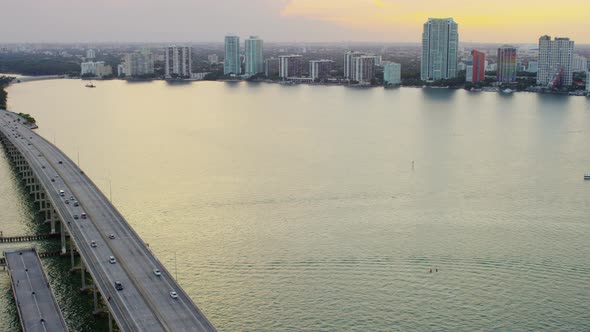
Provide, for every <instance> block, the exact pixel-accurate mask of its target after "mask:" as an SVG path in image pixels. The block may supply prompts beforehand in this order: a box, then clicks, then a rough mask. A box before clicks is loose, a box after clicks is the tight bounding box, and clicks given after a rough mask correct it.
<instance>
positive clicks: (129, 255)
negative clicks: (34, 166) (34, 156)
mask: <svg viewBox="0 0 590 332" xmlns="http://www.w3.org/2000/svg"><path fill="white" fill-rule="evenodd" d="M23 128H24V127H23ZM25 130H27V131H29V132H30V130H28V129H25ZM30 137H33V139H30V138H29V136H28V134H27V135H25V139H24V141H28V140H30V141H31V146H33V147H35V148H37V149H38V151H40V152H41V153H42V154H43V156H44V157H45V158H46V161H47V163H48V164H51V165H52V167H51V169H52V170H53V169H55V170H57V173H59V174H60V178H59V179H64V178H65V179H67V187H68V188H70V189H71V193H73V194H74V196H76V197H77V198H78V200H79V201H80V202H81V205H82V207H83V209H84V210H85V211H86V213H87V214H88V216H89V219H86V220H84V221H83V222H82V220H79V221H78V223H79V224H81V225H82V226H83V225H84V224H85V223H86V222H90V223H91V224H93V225H94V226H95V227H94V228H95V230H94V231H93V230H91V231H88V232H86V233H85V236H86V238H85V242H86V244H87V245H88V244H89V241H92V240H95V241H97V243H98V244H99V247H101V246H102V245H105V246H108V247H109V248H111V249H112V253H111V255H113V256H115V257H116V258H117V260H118V262H117V264H113V265H120V266H122V267H123V268H122V270H124V271H117V270H116V269H115V271H111V272H112V273H113V275H115V276H117V277H120V279H121V281H122V282H123V284H124V286H126V285H125V284H127V283H133V284H134V285H135V286H136V287H137V291H138V292H139V293H140V295H143V298H144V300H145V305H147V307H149V308H150V309H151V310H152V311H153V312H154V315H155V316H157V317H158V319H159V321H160V322H162V323H163V325H164V326H165V327H166V328H167V329H170V330H172V331H213V330H214V328H213V326H212V325H211V323H210V322H209V321H208V320H207V319H206V317H205V316H204V315H203V314H202V312H201V311H200V310H199V309H198V307H197V306H196V305H195V304H194V303H193V302H192V300H191V299H190V298H189V297H188V295H187V294H186V293H185V292H184V291H183V290H182V288H180V287H179V286H178V284H177V283H176V282H175V281H174V279H173V278H172V275H171V274H170V273H169V272H168V271H167V270H166V269H165V268H164V266H163V265H162V264H161V262H159V260H158V259H157V258H156V257H155V255H153V253H152V252H151V251H150V250H149V248H147V246H146V245H145V243H144V242H143V241H142V240H141V239H140V238H139V236H138V235H137V234H136V233H135V232H134V230H133V229H132V228H131V227H130V226H129V224H128V223H127V222H126V221H125V219H124V218H123V217H122V215H121V214H120V213H119V212H118V211H117V210H116V208H114V207H113V206H112V205H111V204H110V202H108V200H107V199H106V197H105V196H104V195H103V194H102V192H100V190H98V188H97V187H96V186H95V185H94V184H93V183H92V181H90V179H89V178H88V177H87V176H85V175H83V174H81V172H80V170H79V169H78V167H77V166H76V165H75V164H74V163H73V162H72V161H71V160H70V159H69V158H67V156H66V155H65V154H63V152H61V151H60V150H59V149H57V148H56V147H55V146H53V145H52V144H50V143H49V142H47V141H46V140H44V139H43V138H42V137H40V136H38V135H32V136H30ZM27 144H28V142H27ZM31 146H29V145H26V147H28V148H31ZM59 160H61V161H62V162H63V164H59V163H58V161H59ZM60 184H61V183H60ZM64 186H65V183H64ZM56 190H57V191H58V190H59V189H57V188H56ZM57 191H56V192H57ZM66 196H69V194H66ZM70 206H71V205H70ZM78 212H80V213H81V210H80V211H78ZM111 233H112V234H116V239H114V240H110V239H108V238H106V236H107V235H108V234H111ZM99 239H101V242H100V243H99ZM82 245H83V244H82ZM95 249H96V248H95ZM108 256H109V255H108V253H105V256H104V259H105V260H106V259H108ZM99 259H100V258H98V257H97V260H99ZM154 268H158V269H159V270H160V271H161V273H162V275H161V276H156V275H155V274H154V273H153V269H154ZM122 272H123V273H122ZM124 272H127V274H126V275H125V273H124ZM125 276H126V277H127V278H125ZM126 290H127V288H126V289H125V290H124V291H123V292H125V291H126ZM170 291H175V292H177V293H178V296H179V298H178V299H172V298H171V297H170V295H169V292H170ZM135 300H139V299H135ZM135 300H134V301H132V304H135V303H136V301H135ZM137 309H138V308H134V310H137Z"/></svg>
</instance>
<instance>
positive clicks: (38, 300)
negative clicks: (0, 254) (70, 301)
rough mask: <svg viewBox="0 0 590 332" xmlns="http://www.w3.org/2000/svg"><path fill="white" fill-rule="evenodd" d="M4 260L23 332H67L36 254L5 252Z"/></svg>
mask: <svg viewBox="0 0 590 332" xmlns="http://www.w3.org/2000/svg"><path fill="white" fill-rule="evenodd" d="M4 257H5V259H6V263H7V267H8V273H9V274H10V282H11V284H12V290H13V292H14V298H15V299H16V304H17V308H18V314H19V316H20V321H21V326H22V328H23V331H24V332H37V331H39V332H48V331H56V332H58V331H68V328H67V326H66V322H65V321H64V318H63V315H62V313H61V310H60V309H59V306H58V305H57V302H56V301H55V297H54V296H53V292H52V291H51V288H50V287H49V282H48V281H47V277H46V276H45V273H44V272H43V267H42V266H41V260H40V259H39V256H38V255H37V252H36V251H35V250H34V249H25V250H14V251H5V252H4Z"/></svg>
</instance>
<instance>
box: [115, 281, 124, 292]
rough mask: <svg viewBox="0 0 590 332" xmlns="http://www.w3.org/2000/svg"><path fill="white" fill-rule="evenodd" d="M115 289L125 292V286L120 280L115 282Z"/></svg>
mask: <svg viewBox="0 0 590 332" xmlns="http://www.w3.org/2000/svg"><path fill="white" fill-rule="evenodd" d="M115 289H116V290H123V284H122V283H121V282H120V281H119V280H117V281H115Z"/></svg>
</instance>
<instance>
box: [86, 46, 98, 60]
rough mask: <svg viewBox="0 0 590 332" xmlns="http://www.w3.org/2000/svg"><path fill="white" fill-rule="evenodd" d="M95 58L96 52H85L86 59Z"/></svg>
mask: <svg viewBox="0 0 590 332" xmlns="http://www.w3.org/2000/svg"><path fill="white" fill-rule="evenodd" d="M94 58H96V52H95V51H94V50H93V49H89V50H86V59H89V60H90V59H94Z"/></svg>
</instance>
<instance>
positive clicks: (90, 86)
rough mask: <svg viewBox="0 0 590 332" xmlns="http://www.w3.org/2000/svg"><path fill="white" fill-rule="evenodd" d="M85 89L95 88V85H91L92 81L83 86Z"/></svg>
mask: <svg viewBox="0 0 590 332" xmlns="http://www.w3.org/2000/svg"><path fill="white" fill-rule="evenodd" d="M85 86H86V87H87V88H96V85H94V84H92V81H90V83H88V84H86V85H85Z"/></svg>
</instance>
